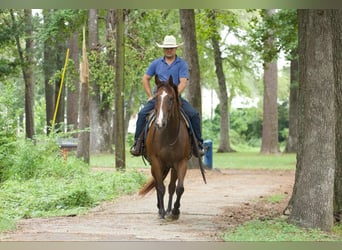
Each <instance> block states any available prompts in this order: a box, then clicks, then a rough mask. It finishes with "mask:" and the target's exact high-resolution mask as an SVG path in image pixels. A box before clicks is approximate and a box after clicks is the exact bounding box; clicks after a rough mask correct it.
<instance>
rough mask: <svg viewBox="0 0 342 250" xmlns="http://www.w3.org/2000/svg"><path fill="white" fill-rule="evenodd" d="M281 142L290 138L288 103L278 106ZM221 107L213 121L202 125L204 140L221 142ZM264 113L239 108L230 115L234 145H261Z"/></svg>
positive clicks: (257, 110)
mask: <svg viewBox="0 0 342 250" xmlns="http://www.w3.org/2000/svg"><path fill="white" fill-rule="evenodd" d="M278 114H279V115H278V130H279V136H278V138H279V142H280V143H282V142H285V141H286V139H287V136H288V102H283V103H282V104H279V105H278ZM219 117H220V114H219V107H216V109H215V116H214V118H213V119H212V120H210V119H206V120H204V121H203V123H202V130H203V138H210V139H211V140H213V141H218V140H219V132H220V125H219V124H220V120H219V119H220V118H219ZM262 119H263V116H262V111H261V109H260V108H258V107H251V108H237V109H233V110H232V111H231V113H230V137H231V142H232V144H233V145H239V144H240V145H243V144H247V145H248V146H250V147H259V146H260V145H261V133H262Z"/></svg>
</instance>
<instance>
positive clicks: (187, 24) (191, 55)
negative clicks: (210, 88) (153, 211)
mask: <svg viewBox="0 0 342 250" xmlns="http://www.w3.org/2000/svg"><path fill="white" fill-rule="evenodd" d="M179 19H180V28H181V33H182V38H183V41H184V45H183V57H184V59H185V61H186V62H187V63H188V65H189V75H190V76H189V82H188V86H187V88H186V97H187V99H188V101H189V102H190V103H191V104H192V105H193V107H194V108H195V109H196V110H197V111H198V112H199V114H200V115H199V117H202V98H201V85H200V82H201V78H200V69H199V62H198V53H197V41H196V24H195V12H194V10H193V9H180V10H179ZM188 167H189V168H194V167H198V162H197V159H195V158H191V160H190V161H189V163H188Z"/></svg>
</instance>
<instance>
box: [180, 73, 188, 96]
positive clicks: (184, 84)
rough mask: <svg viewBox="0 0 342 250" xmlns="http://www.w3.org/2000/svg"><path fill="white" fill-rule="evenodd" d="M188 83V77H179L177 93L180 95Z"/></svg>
mask: <svg viewBox="0 0 342 250" xmlns="http://www.w3.org/2000/svg"><path fill="white" fill-rule="evenodd" d="M187 84H188V79H187V78H184V77H181V78H179V84H178V94H179V95H181V94H182V93H183V91H184V89H185V88H186V85H187Z"/></svg>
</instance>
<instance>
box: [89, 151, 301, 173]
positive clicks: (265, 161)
mask: <svg viewBox="0 0 342 250" xmlns="http://www.w3.org/2000/svg"><path fill="white" fill-rule="evenodd" d="M216 150H217V149H215V148H214V149H213V168H220V169H225V168H229V169H268V170H293V169H295V168H296V155H295V154H278V155H263V154H260V153H259V152H258V151H256V150H253V149H252V150H251V151H247V152H236V153H217V152H216ZM90 164H91V166H101V167H109V168H114V165H115V161H114V155H113V154H110V155H109V154H98V155H92V156H91V160H90ZM146 164H147V165H145V164H144V162H143V160H142V158H141V157H133V156H131V155H130V153H129V152H128V151H127V152H126V167H127V168H128V169H130V168H133V169H135V168H150V166H149V165H148V163H147V162H146Z"/></svg>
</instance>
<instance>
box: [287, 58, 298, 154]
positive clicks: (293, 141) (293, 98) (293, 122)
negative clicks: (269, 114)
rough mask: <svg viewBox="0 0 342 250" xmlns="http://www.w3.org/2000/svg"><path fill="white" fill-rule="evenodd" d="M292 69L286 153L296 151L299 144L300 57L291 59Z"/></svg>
mask: <svg viewBox="0 0 342 250" xmlns="http://www.w3.org/2000/svg"><path fill="white" fill-rule="evenodd" d="M290 71H291V73H290V98H289V99H290V107H289V137H288V140H287V143H286V147H285V153H296V152H297V144H298V133H297V126H298V123H297V117H298V115H297V110H298V84H299V82H298V59H293V60H291V66H290Z"/></svg>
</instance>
